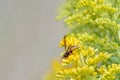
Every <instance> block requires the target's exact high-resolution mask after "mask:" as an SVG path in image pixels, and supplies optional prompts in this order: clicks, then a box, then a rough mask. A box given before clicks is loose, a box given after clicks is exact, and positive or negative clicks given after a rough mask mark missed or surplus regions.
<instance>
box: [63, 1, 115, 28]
mask: <svg viewBox="0 0 120 80" xmlns="http://www.w3.org/2000/svg"><path fill="white" fill-rule="evenodd" d="M76 2H77V1H76ZM75 7H76V9H75V11H74V13H72V15H70V16H68V17H67V19H66V20H65V22H66V23H67V25H68V26H69V27H72V26H73V24H75V23H78V24H87V23H89V22H90V23H93V24H95V23H94V20H95V19H96V18H99V17H100V18H101V17H108V18H109V14H111V15H113V13H115V12H116V11H117V9H116V8H114V7H112V4H106V3H104V0H78V2H77V3H76V5H75Z"/></svg>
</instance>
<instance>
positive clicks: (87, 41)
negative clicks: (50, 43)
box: [54, 0, 120, 80]
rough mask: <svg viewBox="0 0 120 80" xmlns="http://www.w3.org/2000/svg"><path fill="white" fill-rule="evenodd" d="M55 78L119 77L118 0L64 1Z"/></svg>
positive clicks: (91, 79) (110, 79) (90, 79)
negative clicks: (64, 29)
mask: <svg viewBox="0 0 120 80" xmlns="http://www.w3.org/2000/svg"><path fill="white" fill-rule="evenodd" d="M59 11H60V14H59V15H58V16H57V20H61V19H62V20H64V22H65V24H66V26H67V28H69V30H70V31H69V32H68V33H67V34H65V36H64V37H63V39H61V40H60V44H59V46H60V47H64V48H65V51H63V52H62V53H61V54H62V55H61V60H60V63H59V65H60V66H58V67H57V66H56V67H57V69H56V75H54V77H56V80H120V0H66V1H65V2H64V4H63V5H62V7H61V8H60V10H59Z"/></svg>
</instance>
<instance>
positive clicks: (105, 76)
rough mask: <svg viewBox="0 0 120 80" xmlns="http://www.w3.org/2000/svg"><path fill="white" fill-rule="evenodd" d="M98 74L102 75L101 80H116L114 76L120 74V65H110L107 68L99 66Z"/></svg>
mask: <svg viewBox="0 0 120 80" xmlns="http://www.w3.org/2000/svg"><path fill="white" fill-rule="evenodd" d="M98 73H99V74H100V75H102V78H101V80H116V77H117V75H116V74H120V64H112V65H109V66H108V67H105V66H101V67H100V68H99V69H98ZM118 80H119V79H118Z"/></svg>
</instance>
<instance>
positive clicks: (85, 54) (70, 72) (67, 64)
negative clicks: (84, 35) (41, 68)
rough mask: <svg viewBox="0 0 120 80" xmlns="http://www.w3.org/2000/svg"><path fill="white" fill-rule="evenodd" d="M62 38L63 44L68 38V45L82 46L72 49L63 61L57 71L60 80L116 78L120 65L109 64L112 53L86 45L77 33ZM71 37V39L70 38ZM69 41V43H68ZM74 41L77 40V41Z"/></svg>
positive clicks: (61, 43)
mask: <svg viewBox="0 0 120 80" xmlns="http://www.w3.org/2000/svg"><path fill="white" fill-rule="evenodd" d="M65 38H66V39H62V40H61V42H60V45H61V46H65V45H64V40H66V44H67V46H69V45H74V46H78V45H79V47H80V48H78V49H75V50H73V51H72V54H70V55H69V56H68V57H66V58H63V59H62V61H61V64H62V67H61V68H60V69H59V70H58V72H57V75H56V76H57V77H58V80H68V79H69V80H94V79H95V80H114V79H116V76H117V74H118V73H120V65H118V64H112V65H110V64H107V61H108V59H109V58H110V57H111V54H108V53H104V52H99V50H95V49H94V48H93V47H86V46H85V45H83V44H82V43H80V40H79V39H78V37H75V35H73V34H72V35H67V36H66V37H65ZM69 39H70V40H69ZM67 41H68V43H67ZM74 41H77V43H75V42H74Z"/></svg>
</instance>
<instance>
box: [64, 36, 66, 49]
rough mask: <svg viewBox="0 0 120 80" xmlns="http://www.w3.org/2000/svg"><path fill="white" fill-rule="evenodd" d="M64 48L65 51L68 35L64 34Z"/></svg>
mask: <svg viewBox="0 0 120 80" xmlns="http://www.w3.org/2000/svg"><path fill="white" fill-rule="evenodd" d="M64 48H65V51H66V35H65V36H64Z"/></svg>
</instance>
